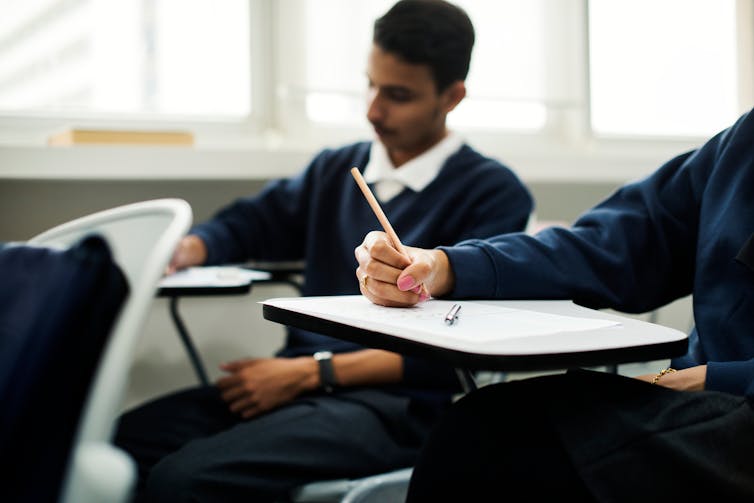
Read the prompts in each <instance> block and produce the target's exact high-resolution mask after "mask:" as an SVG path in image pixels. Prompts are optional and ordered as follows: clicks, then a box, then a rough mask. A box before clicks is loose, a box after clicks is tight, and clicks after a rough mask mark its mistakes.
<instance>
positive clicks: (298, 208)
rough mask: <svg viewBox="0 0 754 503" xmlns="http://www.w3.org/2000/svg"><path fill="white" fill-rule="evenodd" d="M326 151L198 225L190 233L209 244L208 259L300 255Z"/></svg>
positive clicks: (299, 257)
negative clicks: (294, 172)
mask: <svg viewBox="0 0 754 503" xmlns="http://www.w3.org/2000/svg"><path fill="white" fill-rule="evenodd" d="M328 153H329V151H324V152H322V153H320V154H319V155H318V156H317V157H315V158H314V159H313V160H312V162H311V164H309V166H308V167H307V168H306V169H305V170H304V171H303V172H302V173H301V174H299V175H298V176H295V177H292V178H284V179H280V180H275V181H272V182H270V183H269V184H267V185H266V186H265V187H264V189H262V191H261V192H260V193H259V194H257V195H254V196H249V197H243V198H240V199H237V200H236V201H234V202H233V203H232V204H230V205H229V206H226V207H225V208H223V209H221V210H220V211H219V212H218V213H217V214H216V215H215V216H214V217H213V218H212V219H211V220H209V221H207V222H205V223H202V224H200V225H197V226H195V227H194V228H193V229H192V230H191V233H192V234H195V235H197V236H199V237H200V238H201V239H202V241H204V244H205V245H206V246H207V261H206V263H207V264H223V263H236V262H244V261H247V260H250V259H254V260H270V261H273V260H278V261H280V260H282V261H286V260H302V259H303V258H304V244H305V243H306V238H307V233H306V223H307V218H306V215H307V214H308V211H309V205H310V202H311V201H310V194H311V193H312V192H313V184H314V183H316V178H317V176H316V174H317V171H318V170H319V169H321V167H322V166H324V165H325V164H326V160H327V158H328Z"/></svg>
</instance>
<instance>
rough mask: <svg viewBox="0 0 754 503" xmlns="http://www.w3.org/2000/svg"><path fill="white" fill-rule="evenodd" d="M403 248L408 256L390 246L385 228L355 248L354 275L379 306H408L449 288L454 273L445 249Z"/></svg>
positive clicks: (364, 292)
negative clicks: (355, 265)
mask: <svg viewBox="0 0 754 503" xmlns="http://www.w3.org/2000/svg"><path fill="white" fill-rule="evenodd" d="M406 250H407V251H408V254H409V258H406V257H404V256H403V255H401V254H400V253H398V251H397V250H396V249H395V248H393V246H392V245H391V243H390V239H389V238H388V236H387V234H385V233H384V232H379V231H373V232H370V233H369V234H367V235H366V237H365V238H364V242H363V243H362V244H361V245H360V246H358V247H357V248H356V250H355V251H354V253H355V255H356V260H357V261H358V262H359V267H358V268H357V269H356V278H357V279H358V281H359V288H360V289H361V293H362V294H363V295H364V296H366V297H367V298H368V299H369V300H371V301H372V302H374V303H375V304H379V305H382V306H390V307H407V306H413V305H414V304H417V303H418V302H423V301H425V300H427V299H428V298H429V296H430V295H431V296H434V297H439V296H441V295H444V294H446V293H448V292H449V291H450V290H452V288H453V282H454V276H453V271H452V270H451V268H450V262H449V261H448V257H447V255H445V252H443V251H441V250H424V249H421V248H412V247H406ZM422 285H424V287H422Z"/></svg>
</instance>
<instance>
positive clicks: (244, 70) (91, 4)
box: [0, 0, 252, 118]
mask: <svg viewBox="0 0 754 503" xmlns="http://www.w3.org/2000/svg"><path fill="white" fill-rule="evenodd" d="M0 12H3V15H2V16H1V17H0V112H3V113H9V112H13V113H18V112H20V113H25V112H37V113H39V112H41V113H44V114H47V115H54V114H95V115H96V114H146V115H149V116H152V117H154V116H178V117H224V118H243V117H246V116H248V115H249V113H250V112H251V105H252V104H251V101H250V96H251V89H250V88H251V80H250V79H251V74H250V73H251V72H250V61H249V46H250V44H249V5H248V2H247V1H245V0H222V1H220V2H214V1H212V0H141V1H127V2H123V1H119V0H0Z"/></svg>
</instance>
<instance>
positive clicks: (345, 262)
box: [192, 142, 533, 397]
mask: <svg viewBox="0 0 754 503" xmlns="http://www.w3.org/2000/svg"><path fill="white" fill-rule="evenodd" d="M369 150H370V143H368V142H364V143H357V144H354V145H350V146H346V147H343V148H340V149H337V150H325V151H323V152H321V153H320V154H319V155H317V156H316V157H315V158H314V159H313V161H312V162H311V164H310V165H309V166H308V167H307V168H306V169H305V170H304V171H303V172H302V173H301V174H300V175H299V176H296V177H294V178H290V179H282V180H277V181H274V182H271V183H270V184H268V185H267V186H266V187H265V188H264V189H263V190H262V191H261V192H260V193H259V194H258V195H256V196H253V197H247V198H242V199H239V200H237V201H235V202H234V203H233V204H231V205H230V206H228V207H226V208H224V209H223V210H221V211H220V212H219V213H218V214H217V215H215V216H214V218H212V219H211V220H210V221H209V222H207V223H204V224H202V225H199V226H197V227H195V228H194V229H193V231H192V232H193V233H194V234H196V235H198V236H199V237H201V238H202V240H203V241H204V243H205V244H206V245H207V250H208V258H207V263H208V264H219V263H232V262H236V263H237V262H243V261H246V260H249V259H254V260H264V261H291V260H304V261H305V262H306V268H305V271H304V281H305V282H304V287H303V294H304V295H344V294H358V293H359V288H358V283H357V281H356V275H355V270H356V267H357V263H356V259H355V257H354V248H356V246H358V245H359V244H360V243H361V242H362V241H363V239H364V236H365V235H366V234H367V233H368V232H369V231H372V230H375V229H379V228H380V225H379V222H378V221H377V219H376V217H375V216H374V214H373V213H372V210H371V209H370V207H369V205H368V204H367V202H366V200H365V199H364V196H363V195H362V194H361V192H360V191H359V189H358V186H357V185H356V183H355V182H354V180H353V177H352V176H351V175H350V173H349V170H350V169H351V168H352V167H353V166H357V167H359V168H360V169H361V170H362V171H363V169H364V167H365V166H366V164H367V162H368V160H369ZM382 207H383V209H384V211H385V213H386V215H387V217H388V219H389V220H390V222H391V223H392V224H393V227H394V228H395V231H396V232H397V233H398V235H399V236H400V237H401V241H403V243H404V244H406V245H409V246H419V247H423V248H433V247H435V246H440V245H452V244H454V243H456V242H458V241H461V240H464V239H469V238H472V237H489V236H494V235H497V234H500V233H504V232H513V231H520V230H523V229H524V227H525V225H526V222H527V219H528V217H529V214H530V213H531V211H532V208H533V201H532V198H531V196H530V195H529V192H528V191H527V189H526V188H525V187H524V186H523V185H522V183H521V182H520V181H519V180H518V178H517V177H516V176H515V175H514V174H513V172H512V171H511V170H509V169H508V168H507V167H505V166H503V165H502V164H500V163H499V162H497V161H495V160H492V159H489V158H486V157H483V156H482V155H480V154H479V153H477V152H475V151H474V150H472V149H471V148H470V147H469V146H466V145H464V146H463V147H462V148H461V149H460V150H459V151H458V152H457V153H455V154H453V155H452V156H450V158H448V160H447V161H446V163H445V165H444V166H443V167H442V168H441V170H440V172H439V174H438V176H437V177H436V178H435V179H434V180H433V181H432V182H430V184H429V185H427V187H425V188H424V190H422V191H421V192H418V193H417V192H414V191H413V190H411V189H404V190H403V192H401V193H400V194H398V195H397V196H396V197H395V198H393V199H391V200H390V201H388V202H385V203H384V204H382ZM358 349H363V348H362V347H361V346H359V345H357V344H354V343H351V342H347V341H342V340H337V339H333V338H330V337H326V336H323V335H320V334H315V333H312V332H307V331H304V330H300V329H296V328H289V329H288V337H287V341H286V345H285V347H284V348H283V349H282V350H281V351H280V352H279V355H281V356H298V355H311V354H313V353H314V352H316V351H319V350H331V351H333V352H349V351H355V350H358ZM398 389H399V391H402V392H410V393H411V394H412V395H414V396H418V395H419V394H421V393H419V392H418V390H419V389H424V390H428V389H434V390H436V391H441V394H442V395H443V397H446V396H447V394H448V393H449V392H450V391H452V390H455V389H457V384H456V379H455V377H454V374H453V371H452V369H450V368H448V367H446V366H444V365H440V364H436V363H430V362H426V361H424V360H419V359H414V358H404V382H403V383H402V385H401V386H400V387H399V388H398ZM410 389H411V390H412V391H409V390H410Z"/></svg>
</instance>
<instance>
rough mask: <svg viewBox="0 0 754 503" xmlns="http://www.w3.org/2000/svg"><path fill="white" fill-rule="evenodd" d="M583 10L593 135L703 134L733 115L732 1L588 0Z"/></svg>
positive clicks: (728, 121)
mask: <svg viewBox="0 0 754 503" xmlns="http://www.w3.org/2000/svg"><path fill="white" fill-rule="evenodd" d="M589 17H590V25H589V26H590V37H589V40H590V60H591V61H590V71H591V83H590V84H591V121H592V127H593V129H594V131H595V132H596V133H597V134H609V135H647V136H687V135H688V136H708V135H710V134H713V133H715V132H717V131H719V130H720V129H722V128H724V127H726V126H728V125H730V124H731V123H732V122H733V121H734V120H735V119H736V118H737V116H738V115H739V104H738V69H737V47H736V45H737V44H736V1H735V0H662V1H657V0H591V1H590V2H589ZM749 28H751V26H749Z"/></svg>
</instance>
